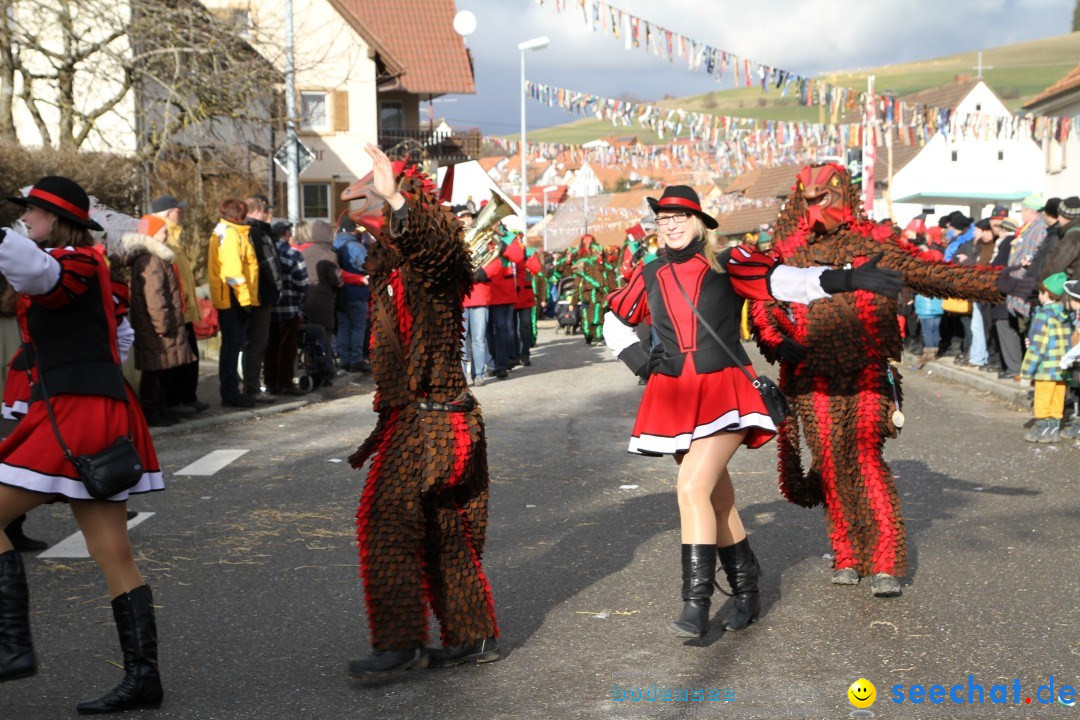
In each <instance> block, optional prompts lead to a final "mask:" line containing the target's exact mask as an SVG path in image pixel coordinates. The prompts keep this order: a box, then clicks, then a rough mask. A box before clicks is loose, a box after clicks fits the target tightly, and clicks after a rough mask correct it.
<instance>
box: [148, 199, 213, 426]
mask: <svg viewBox="0 0 1080 720" xmlns="http://www.w3.org/2000/svg"><path fill="white" fill-rule="evenodd" d="M185 207H187V203H185V202H180V201H179V200H177V199H176V197H174V196H173V195H162V196H161V197H159V198H156V199H155V200H154V201H153V202H152V203H150V212H151V213H152V214H154V215H156V216H158V217H159V218H161V219H162V220H164V221H165V227H166V229H167V231H168V236H167V238H166V240H165V244H166V245H167V246H168V248H169V249H170V250H172V251H173V254H174V255H175V256H176V257H175V259H174V260H173V269H174V270H175V271H176V277H177V278H179V280H180V299H181V301H182V305H183V307H182V310H183V312H184V326H185V327H184V333H185V336H186V338H187V342H188V346H189V347H190V348H191V352H192V353H193V354H194V355H195V361H194V362H190V363H186V364H184V365H181V366H180V367H177V368H173V369H172V370H170V371H169V376H168V377H167V378H166V380H165V405H166V407H165V412H166V413H167V414H169V415H172V416H176V417H181V418H182V417H187V416H190V415H194V414H196V413H201V412H203V411H205V410H208V409H210V406H209V405H208V404H207V403H204V402H201V401H200V400H199V397H198V393H197V391H198V387H199V345H198V341H197V340H196V338H195V323H197V322H198V321H199V303H198V300H197V299H196V296H195V273H194V272H193V271H192V269H191V260H189V259H188V256H187V252H185V250H184V246H183V243H182V242H181V237H182V236H183V233H184V228H183V227H182V226H181V225H180V222H181V220H182V219H183V213H184V208H185Z"/></svg>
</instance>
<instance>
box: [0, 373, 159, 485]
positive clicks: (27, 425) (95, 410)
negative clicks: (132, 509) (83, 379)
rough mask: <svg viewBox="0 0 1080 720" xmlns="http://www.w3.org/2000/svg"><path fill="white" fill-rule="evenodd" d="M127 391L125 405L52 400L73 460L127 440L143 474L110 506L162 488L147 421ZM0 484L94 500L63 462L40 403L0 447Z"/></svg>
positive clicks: (81, 398) (91, 398)
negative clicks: (134, 450)
mask: <svg viewBox="0 0 1080 720" xmlns="http://www.w3.org/2000/svg"><path fill="white" fill-rule="evenodd" d="M125 387H126V388H127V395H128V401H127V402H126V403H125V402H122V401H120V400H117V399H115V398H110V397H103V396H100V395H58V396H57V397H54V398H52V400H51V401H50V402H51V403H52V408H53V414H55V415H56V423H57V425H59V426H60V434H61V435H62V436H63V438H64V442H65V443H66V444H67V446H68V448H69V449H70V450H71V452H72V453H73V454H74V455H83V454H93V453H96V452H100V451H102V450H104V449H105V448H107V447H109V446H110V445H112V444H113V443H114V442H115V441H116V439H117V438H118V437H120V436H121V435H130V436H131V439H132V442H133V443H134V444H135V448H136V449H137V450H138V452H139V458H140V459H141V460H142V466H143V467H144V468H145V471H144V472H143V475H142V477H141V478H140V479H139V482H138V483H137V484H136V485H135V486H134V487H133V488H131V489H130V490H127V491H125V492H122V493H119V494H117V495H114V496H113V497H111V498H109V500H111V501H113V502H123V501H125V500H127V498H128V496H129V495H137V494H140V493H147V492H153V491H155V490H164V489H165V483H164V480H163V477H162V474H161V466H160V464H159V463H158V458H157V453H156V452H155V451H154V442H153V439H152V438H151V437H150V429H149V428H148V427H147V425H146V418H145V417H143V413H142V408H140V407H139V401H138V399H137V398H136V397H135V392H134V391H133V390H132V389H131V386H130V385H127V384H126V383H125ZM0 484H3V485H10V486H12V487H17V488H22V489H23V490H30V491H32V492H38V493H43V494H46V495H59V496H61V497H64V498H67V499H69V500H91V499H93V498H91V497H90V494H89V493H87V492H86V486H85V485H83V484H82V482H81V481H80V480H79V475H78V473H77V472H76V471H75V467H74V466H73V465H72V464H71V463H70V462H68V460H67V458H65V457H64V454H63V451H62V450H61V449H60V443H59V441H57V439H56V433H55V432H54V431H53V427H52V424H51V423H50V422H49V415H48V412H47V411H46V409H45V403H44V402H43V401H41V400H38V401H35V402H33V403H31V404H30V407H29V409H28V410H27V413H26V417H24V418H23V419H22V420H21V421H19V424H18V425H17V426H15V430H14V432H12V433H11V435H9V436H8V437H7V439H5V440H4V441H3V443H0Z"/></svg>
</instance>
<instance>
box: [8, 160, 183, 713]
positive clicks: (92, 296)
mask: <svg viewBox="0 0 1080 720" xmlns="http://www.w3.org/2000/svg"><path fill="white" fill-rule="evenodd" d="M10 200H11V201H12V202H15V203H17V204H19V205H22V206H24V207H25V208H26V212H25V213H24V215H23V217H22V220H23V223H24V225H25V226H26V231H27V236H28V237H23V236H22V235H19V234H18V233H16V232H15V231H13V230H10V229H7V230H0V272H3V274H4V275H5V276H7V278H8V280H9V281H10V282H11V285H12V287H13V288H14V289H15V290H16V291H17V292H19V293H20V298H22V299H24V300H25V301H28V303H29V304H28V305H27V306H26V311H25V315H26V330H27V335H28V339H29V341H30V344H31V345H32V347H33V349H34V353H33V354H34V356H35V359H36V364H37V367H38V369H39V371H40V374H41V375H42V376H43V378H44V380H45V383H46V384H47V386H48V394H49V400H48V402H49V403H50V404H51V406H52V409H53V413H54V414H55V416H56V422H57V424H58V426H59V430H60V435H61V436H62V437H63V439H64V442H65V444H66V445H67V446H68V447H69V448H70V449H71V452H72V453H73V454H74V455H76V456H77V455H83V454H93V453H97V452H100V451H101V450H104V449H105V448H107V447H108V446H110V445H111V444H112V443H113V442H114V441H115V440H116V439H117V438H118V437H119V436H121V435H127V436H128V437H130V438H131V440H132V442H133V443H134V445H135V447H136V448H137V450H138V453H139V457H140V459H141V460H142V466H143V468H144V472H143V475H142V477H141V478H140V479H139V481H138V483H136V484H135V486H134V487H132V488H130V489H129V490H127V491H125V492H122V493H119V494H118V495H116V496H114V497H111V498H109V499H108V500H94V499H92V498H91V496H90V495H89V493H87V491H86V487H85V486H84V485H83V484H82V482H81V481H80V480H79V476H78V473H77V471H76V470H75V468H74V466H73V465H72V464H71V463H70V462H69V461H68V460H67V459H66V458H65V456H64V454H63V452H62V451H61V448H60V444H59V441H58V440H57V437H56V433H55V432H54V430H53V427H52V424H51V423H50V421H49V416H48V413H47V410H46V407H45V401H43V400H42V399H41V395H40V392H39V391H40V385H38V387H37V388H35V394H34V396H33V401H32V402H31V403H30V405H29V408H28V409H27V412H26V416H25V417H24V418H23V419H22V420H21V421H20V423H19V425H18V426H17V427H16V428H15V431H14V432H13V433H12V434H11V435H10V436H8V438H7V439H6V440H4V442H3V443H0V527H4V526H6V525H7V523H8V522H9V521H10V520H11V519H13V518H15V517H18V516H19V515H21V514H23V513H25V512H27V511H28V510H31V509H33V508H35V507H37V506H38V505H41V504H42V503H45V502H49V501H52V500H65V501H67V502H68V503H69V504H70V505H71V509H72V512H73V513H74V515H75V520H76V521H77V522H78V524H79V528H80V529H81V530H82V532H83V535H84V536H85V537H86V544H87V547H88V548H89V550H90V554H91V555H92V556H93V558H94V560H95V561H96V562H97V564H98V566H99V567H100V568H101V570H102V572H103V573H104V575H105V580H106V583H107V584H108V587H109V595H110V597H112V598H113V600H112V609H113V617H114V619H115V620H116V626H117V632H118V634H119V636H120V646H121V648H122V649H123V653H124V672H125V676H124V679H123V681H122V682H121V683H120V685H119V686H117V687H116V688H115V689H114V690H112V691H110V692H108V693H106V694H105V695H104V696H102V697H101V698H99V699H97V700H93V701H89V702H85V703H80V704H79V706H78V710H79V712H80V713H83V714H99V713H110V712H118V711H122V710H133V709H137V708H145V707H158V706H159V705H160V704H161V699H162V689H161V680H160V677H159V675H158V665H157V629H156V621H155V617H154V607H153V598H152V596H151V594H150V588H149V586H148V585H146V583H145V581H144V580H143V578H142V575H141V574H140V573H139V569H138V567H136V565H135V561H134V559H133V558H132V554H131V545H130V543H129V540H128V534H127V515H126V511H127V504H126V502H127V498H128V496H129V495H133V494H137V493H146V492H151V491H154V490H161V489H163V487H164V485H163V483H162V476H161V470H160V468H159V465H158V460H157V456H156V454H155V452H154V446H153V442H152V441H151V439H150V432H149V430H148V429H147V427H146V419H145V418H144V417H143V414H142V411H141V410H140V408H139V402H138V400H137V398H136V397H135V394H134V392H133V391H132V390H131V388H130V386H128V384H127V383H126V382H124V376H123V373H122V372H121V369H120V365H121V344H122V343H123V344H127V343H128V342H129V338H128V337H125V335H126V333H125V332H124V327H125V324H124V323H122V322H121V321H120V320H118V316H119V315H121V314H122V313H123V312H124V311H125V310H126V307H125V305H124V304H123V303H120V302H118V301H117V299H116V298H114V293H113V283H112V281H111V279H110V277H109V270H108V267H107V264H106V262H105V258H104V256H103V255H102V254H101V253H100V252H97V251H95V250H93V249H91V245H92V244H93V240H92V238H91V237H90V234H89V232H88V231H89V230H92V229H93V230H100V229H101V228H100V226H99V225H98V224H97V223H96V222H94V221H93V220H92V219H90V216H89V214H88V210H89V205H90V203H89V198H88V197H87V195H86V192H85V191H83V189H82V188H81V187H79V185H78V184H77V183H75V182H73V181H71V180H68V179H67V178H61V177H47V178H42V179H41V180H39V181H38V182H37V183H36V184H35V185H34V187H33V189H32V190H31V191H30V193H29V195H27V196H26V197H24V198H23V197H20V198H10ZM118 332H119V337H118ZM36 670H37V663H36V661H35V658H34V649H33V645H32V643H31V638H30V621H29V592H28V588H27V584H26V575H25V572H24V569H23V565H22V562H21V560H20V559H19V556H18V554H17V553H15V552H14V551H13V550H12V547H11V542H10V541H9V539H8V537H7V536H6V535H5V534H3V533H0V681H3V680H14V679H16V678H20V677H26V676H28V675H32V674H34V672H36Z"/></svg>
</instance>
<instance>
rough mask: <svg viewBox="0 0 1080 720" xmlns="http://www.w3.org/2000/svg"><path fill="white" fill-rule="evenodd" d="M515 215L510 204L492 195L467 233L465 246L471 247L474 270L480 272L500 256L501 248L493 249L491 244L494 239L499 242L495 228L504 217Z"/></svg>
mask: <svg viewBox="0 0 1080 720" xmlns="http://www.w3.org/2000/svg"><path fill="white" fill-rule="evenodd" d="M513 214H514V209H513V208H512V207H510V204H509V203H507V202H506V201H505V200H503V199H502V198H501V197H499V196H498V195H497V194H492V196H491V200H490V201H488V204H487V205H485V206H484V208H483V209H482V210H481V211H480V214H479V215H477V216H476V222H474V223H473V226H472V227H471V228H469V230H468V232H466V233H465V244H466V245H468V246H469V254H470V255H471V256H472V264H473V269H474V270H479V269H480V268H482V267H484V266H485V265H487V264H488V263H489V262H491V261H492V260H494V259H495V258H496V257H497V256H498V254H499V246H498V245H495V246H494V247H492V243H491V240H492V239H495V240H496V242H498V239H496V238H495V226H496V225H498V224H499V223H500V222H502V219H503V218H504V217H507V216H508V215H513Z"/></svg>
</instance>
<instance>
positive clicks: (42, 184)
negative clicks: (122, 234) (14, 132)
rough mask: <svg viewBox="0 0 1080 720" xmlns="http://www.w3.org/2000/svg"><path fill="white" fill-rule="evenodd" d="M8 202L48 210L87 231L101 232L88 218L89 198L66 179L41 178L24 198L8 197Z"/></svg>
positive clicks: (78, 187)
mask: <svg viewBox="0 0 1080 720" xmlns="http://www.w3.org/2000/svg"><path fill="white" fill-rule="evenodd" d="M8 200H10V201H11V202H13V203H15V204H16V205H21V206H23V207H26V206H28V205H33V206H34V207H39V208H41V209H42V210H48V211H49V212H51V213H53V214H55V215H57V216H58V217H62V218H64V219H65V220H67V221H68V222H70V223H74V224H75V225H78V226H80V227H84V228H87V229H89V230H103V228H102V227H101V226H100V225H98V224H97V222H95V221H94V220H92V219H91V218H90V197H89V196H88V195H87V194H86V191H85V190H83V189H82V186H81V185H79V183H77V182H75V181H74V180H69V179H68V178H66V177H58V176H55V175H50V176H49V177H43V178H41V179H40V180H38V181H37V182H36V183H34V187H32V188H31V189H30V193H29V194H28V195H27V196H26V197H9V198H8Z"/></svg>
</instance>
